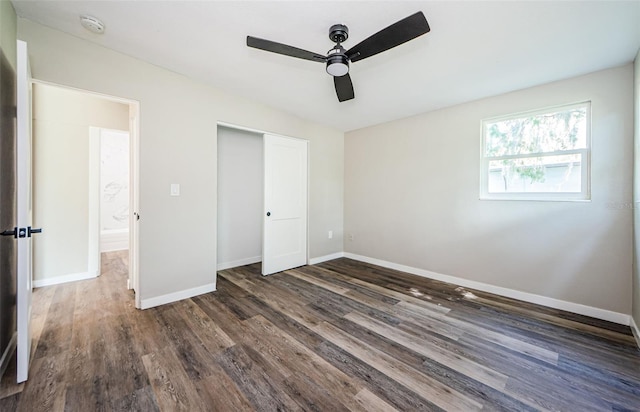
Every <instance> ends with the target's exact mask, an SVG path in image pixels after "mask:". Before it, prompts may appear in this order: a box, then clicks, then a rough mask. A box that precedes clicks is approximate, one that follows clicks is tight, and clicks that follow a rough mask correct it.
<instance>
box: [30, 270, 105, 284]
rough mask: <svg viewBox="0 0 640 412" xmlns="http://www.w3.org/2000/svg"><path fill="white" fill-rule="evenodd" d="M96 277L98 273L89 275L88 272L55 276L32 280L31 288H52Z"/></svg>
mask: <svg viewBox="0 0 640 412" xmlns="http://www.w3.org/2000/svg"><path fill="white" fill-rule="evenodd" d="M97 277H98V273H95V272H94V273H90V272H82V273H72V274H70V275H63V276H56V277H53V278H47V279H34V280H33V287H34V288H41V287H44V286H53V285H59V284H61V283H67V282H75V281H78V280H87V279H94V278H97Z"/></svg>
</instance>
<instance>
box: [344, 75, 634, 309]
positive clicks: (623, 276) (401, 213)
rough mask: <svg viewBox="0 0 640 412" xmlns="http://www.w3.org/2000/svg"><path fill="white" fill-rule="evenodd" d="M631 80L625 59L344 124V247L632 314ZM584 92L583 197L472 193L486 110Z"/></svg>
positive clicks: (541, 103)
mask: <svg viewBox="0 0 640 412" xmlns="http://www.w3.org/2000/svg"><path fill="white" fill-rule="evenodd" d="M632 84H633V66H632V65H626V66H623V67H619V68H614V69H610V70H605V71H601V72H596V73H593V74H589V75H586V76H582V77H577V78H572V79H568V80H564V81H560V82H556V83H551V84H547V85H543V86H539V87H534V88H530V89H526V90H521V91H517V92H513V93H508V94H505V95H500V96H496V97H492V98H487V99H483V100H479V101H475V102H470V103H467V104H462V105H458V106H454V107H451V108H447V109H443V110H439V111H434V112H429V113H426V114H422V115H419V116H415V117H411V118H407V119H403V120H397V121H394V122H389V123H385V124H381V125H378V126H374V127H369V128H365V129H361V130H357V131H353V132H350V133H347V134H346V136H345V165H346V166H345V193H346V196H345V233H346V235H347V236H346V240H345V251H346V252H351V253H354V254H358V255H363V256H367V257H371V258H376V259H381V260H384V261H388V262H393V263H397V264H402V265H406V266H410V267H414V268H418V269H423V270H428V271H432V272H437V273H441V274H445V275H451V276H456V277H460V278H464V279H467V280H471V281H476V282H482V283H485V284H489V285H494V286H500V287H503V288H509V289H513V290H517V291H522V292H527V293H532V294H537V295H542V296H546V297H550V298H554V299H558V300H562V301H568V302H574V303H579V304H583V305H587V306H591V307H595V308H600V309H604V310H609V311H613V312H617V313H622V314H629V313H630V312H631V263H632V246H631V244H632V211H631V207H630V206H629V205H630V204H631V201H632V190H631V187H632V162H633V159H632V157H633V154H632V147H633V110H632V107H633V87H632ZM425 93H428V91H426V90H425ZM585 100H591V101H592V115H593V121H592V147H593V155H592V184H591V189H592V200H591V201H590V202H533V201H490V200H484V201H481V200H479V168H480V137H481V136H480V122H481V119H483V118H488V117H493V116H498V115H504V114H509V113H515V112H521V111H526V110H532V109H540V108H545V107H551V106H555V105H560V104H567V103H575V102H580V101H585ZM349 234H353V241H350V240H348V239H349V237H348V235H349Z"/></svg>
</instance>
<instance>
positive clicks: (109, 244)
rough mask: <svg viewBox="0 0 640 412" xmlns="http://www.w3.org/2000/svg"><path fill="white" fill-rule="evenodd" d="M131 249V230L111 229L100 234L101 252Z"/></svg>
mask: <svg viewBox="0 0 640 412" xmlns="http://www.w3.org/2000/svg"><path fill="white" fill-rule="evenodd" d="M127 249H129V230H128V229H124V230H109V231H106V232H103V233H101V234H100V253H104V252H115V251H116V250H127Z"/></svg>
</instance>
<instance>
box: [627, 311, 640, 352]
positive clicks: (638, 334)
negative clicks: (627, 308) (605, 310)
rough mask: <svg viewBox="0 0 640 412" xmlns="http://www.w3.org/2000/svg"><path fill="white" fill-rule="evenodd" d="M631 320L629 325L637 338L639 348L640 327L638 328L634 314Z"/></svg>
mask: <svg viewBox="0 0 640 412" xmlns="http://www.w3.org/2000/svg"><path fill="white" fill-rule="evenodd" d="M630 318H631V321H630V322H629V326H630V327H631V332H632V333H633V337H634V338H636V344H637V345H638V348H640V329H638V324H637V323H636V321H635V319H633V316H630Z"/></svg>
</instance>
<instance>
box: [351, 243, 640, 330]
mask: <svg viewBox="0 0 640 412" xmlns="http://www.w3.org/2000/svg"><path fill="white" fill-rule="evenodd" d="M344 257H346V258H349V259H353V260H359V261H361V262H366V263H371V264H373V265H378V266H382V267H385V268H388V269H394V270H399V271H402V272H407V273H411V274H413V275H417V276H422V277H425V278H429V279H434V280H439V281H442V282H447V283H453V284H454V285H459V286H463V287H467V288H471V289H477V290H481V291H483V292H489V293H494V294H496V295H500V296H504V297H507V298H512V299H518V300H523V301H525V302H529V303H535V304H537V305H542V306H547V307H550V308H554V309H560V310H566V311H567V312H572V313H577V314H579V315H585V316H590V317H592V318H596V319H602V320H606V321H609V322H614V323H618V324H621V325H625V326H626V325H629V323H630V320H631V316H629V315H626V314H624V313H619V312H613V311H610V310H606V309H600V308H594V307H592V306H587V305H582V304H580V303H573V302H567V301H564V300H559V299H554V298H550V297H547V296H542V295H536V294H533V293H528V292H522V291H519V290H514V289H508V288H503V287H500V286H494V285H490V284H487V283H482V282H476V281H473V280H468V279H463V278H459V277H455V276H449V275H443V274H441V273H436V272H431V271H429V270H424V269H418V268H414V267H411V266H405V265H401V264H398V263H393V262H387V261H385V260H380V259H376V258H371V257H367V256H361V255H356V254H354V253H345V254H344Z"/></svg>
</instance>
